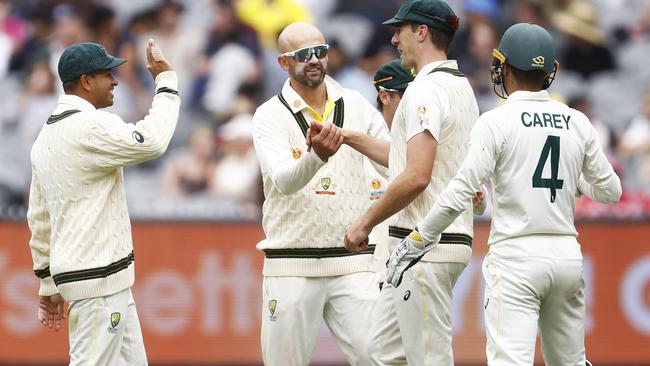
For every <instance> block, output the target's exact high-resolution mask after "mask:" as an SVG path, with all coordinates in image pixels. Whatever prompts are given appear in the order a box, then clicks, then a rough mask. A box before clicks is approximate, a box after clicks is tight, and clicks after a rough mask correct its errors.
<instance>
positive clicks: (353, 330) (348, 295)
mask: <svg viewBox="0 0 650 366" xmlns="http://www.w3.org/2000/svg"><path fill="white" fill-rule="evenodd" d="M327 294H328V299H327V302H326V304H325V311H324V319H325V323H326V324H327V326H328V327H329V329H330V331H331V332H332V335H333V336H334V339H335V340H336V343H337V344H338V345H339V347H340V348H341V350H342V351H343V353H344V354H345V356H346V358H347V359H348V362H349V363H350V365H352V366H356V365H364V366H365V365H369V364H370V358H369V354H368V346H369V343H370V341H371V336H370V334H369V333H368V331H369V329H370V327H371V323H372V314H373V309H374V308H375V306H376V304H377V298H378V297H379V274H377V273H376V272H356V273H350V274H346V275H342V276H336V277H328V282H327Z"/></svg>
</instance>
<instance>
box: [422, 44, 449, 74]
mask: <svg viewBox="0 0 650 366" xmlns="http://www.w3.org/2000/svg"><path fill="white" fill-rule="evenodd" d="M446 60H448V58H447V53H445V51H442V50H439V49H436V48H433V46H432V48H431V49H430V50H427V52H423V53H422V54H421V55H419V57H417V58H416V60H415V74H416V75H417V74H418V73H419V72H420V70H422V68H423V67H425V66H426V65H428V64H430V63H432V62H436V61H446Z"/></svg>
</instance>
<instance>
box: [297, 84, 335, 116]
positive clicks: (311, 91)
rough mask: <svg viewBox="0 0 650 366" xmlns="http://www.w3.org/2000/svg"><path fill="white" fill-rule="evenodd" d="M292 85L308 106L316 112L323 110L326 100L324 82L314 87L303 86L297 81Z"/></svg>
mask: <svg viewBox="0 0 650 366" xmlns="http://www.w3.org/2000/svg"><path fill="white" fill-rule="evenodd" d="M292 86H293V89H294V90H295V91H296V93H298V95H300V97H301V98H302V99H303V100H304V101H305V103H307V105H308V106H310V107H311V108H312V109H314V110H315V111H317V112H323V110H324V109H325V102H327V88H326V87H325V82H322V83H321V84H320V85H318V86H316V87H309V86H304V85H301V84H299V83H295V85H292ZM321 114H322V113H321Z"/></svg>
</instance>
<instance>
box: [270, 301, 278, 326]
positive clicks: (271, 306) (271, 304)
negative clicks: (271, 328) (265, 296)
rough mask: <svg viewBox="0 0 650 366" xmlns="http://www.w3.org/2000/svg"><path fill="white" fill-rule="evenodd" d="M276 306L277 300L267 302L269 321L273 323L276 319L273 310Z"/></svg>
mask: <svg viewBox="0 0 650 366" xmlns="http://www.w3.org/2000/svg"><path fill="white" fill-rule="evenodd" d="M277 306H278V300H275V299H273V300H271V301H269V311H270V312H271V315H269V320H270V321H272V322H274V321H276V320H277V319H278V316H277V315H275V308H276V307H277Z"/></svg>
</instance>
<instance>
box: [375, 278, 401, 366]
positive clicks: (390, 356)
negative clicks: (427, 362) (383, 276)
mask: <svg viewBox="0 0 650 366" xmlns="http://www.w3.org/2000/svg"><path fill="white" fill-rule="evenodd" d="M393 291H395V288H394V287H393V286H392V285H391V284H390V283H384V287H383V288H382V289H381V292H380V294H379V298H378V299H377V304H376V305H375V308H374V309H373V315H372V325H371V327H370V334H371V335H372V336H371V339H370V344H369V345H368V347H369V348H368V355H369V356H370V362H371V364H372V365H373V366H406V365H407V363H406V353H405V352H404V344H403V343H402V335H401V334H400V331H399V324H398V323H397V312H396V311H395V304H394V300H393Z"/></svg>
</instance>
